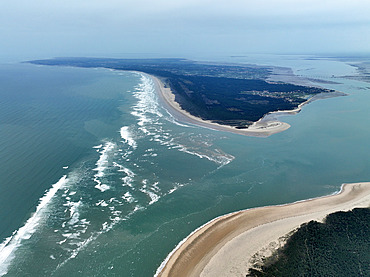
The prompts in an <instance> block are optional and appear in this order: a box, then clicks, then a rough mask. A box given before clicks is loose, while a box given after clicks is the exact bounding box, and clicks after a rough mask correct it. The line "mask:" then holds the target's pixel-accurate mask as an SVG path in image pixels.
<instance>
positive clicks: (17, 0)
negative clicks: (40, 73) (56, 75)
mask: <svg viewBox="0 0 370 277" xmlns="http://www.w3.org/2000/svg"><path fill="white" fill-rule="evenodd" d="M369 50H370V1H369V0H253V1H252V0H222V1H221V0H0V53H1V54H0V56H1V57H6V56H14V57H17V56H19V57H35V58H37V57H40V58H41V57H42V58H43V57H53V56H99V55H100V56H121V55H124V54H125V53H129V54H130V53H131V54H133V53H134V54H137V55H140V54H145V55H151V54H153V55H163V56H181V55H192V54H195V55H201V54H202V53H204V54H206V53H207V54H209V53H211V54H212V53H215V54H224V53H225V54H229V55H238V54H245V53H338V52H369Z"/></svg>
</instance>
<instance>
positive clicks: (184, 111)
mask: <svg viewBox="0 0 370 277" xmlns="http://www.w3.org/2000/svg"><path fill="white" fill-rule="evenodd" d="M30 63H33V64H40V65H58V66H75V67H87V68H97V67H101V68H110V69H115V70H126V71H139V72H143V73H146V74H149V75H151V76H152V77H153V79H154V81H155V83H156V86H157V90H158V91H159V94H160V98H161V100H162V102H163V103H164V105H165V107H166V108H167V109H168V110H170V113H171V114H175V117H176V118H177V119H180V120H181V119H182V120H184V121H187V122H189V123H192V124H195V125H200V126H203V127H208V128H212V129H217V130H222V131H229V132H234V133H238V134H243V135H250V136H268V135H271V134H273V133H277V132H281V131H284V130H286V129H287V128H289V124H286V123H282V122H279V121H277V120H275V119H271V118H270V119H268V120H266V119H264V117H265V116H266V115H268V114H271V113H275V112H279V113H282V112H283V113H296V112H299V110H300V108H301V107H302V105H304V104H305V103H308V102H310V101H312V100H314V99H317V98H320V97H328V96H332V94H333V93H334V91H333V90H328V89H323V88H319V87H314V86H307V85H299V84H293V83H285V82H279V81H276V76H275V78H273V79H274V81H271V79H270V77H272V76H273V75H274V72H275V71H274V69H275V68H274V67H267V66H258V65H244V64H243V65H242V64H216V63H200V62H195V61H190V60H185V59H104V58H56V59H50V60H36V61H30ZM295 83H297V82H295Z"/></svg>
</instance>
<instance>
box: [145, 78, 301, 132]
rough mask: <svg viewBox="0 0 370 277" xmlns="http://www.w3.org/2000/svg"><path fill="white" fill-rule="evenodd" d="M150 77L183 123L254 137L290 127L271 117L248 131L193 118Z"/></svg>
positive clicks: (161, 96) (158, 82)
mask: <svg viewBox="0 0 370 277" xmlns="http://www.w3.org/2000/svg"><path fill="white" fill-rule="evenodd" d="M150 77H151V78H152V79H153V80H154V83H155V86H156V89H157V91H158V96H159V98H160V100H161V102H162V103H163V104H164V107H165V108H166V109H167V110H168V112H169V113H170V114H171V115H172V116H173V117H174V118H176V119H177V120H179V121H181V122H185V123H190V124H193V125H197V126H201V127H204V128H209V129H213V130H217V131H224V132H232V133H235V134H240V135H245V136H253V137H268V136H270V135H272V134H276V133H280V132H283V131H285V130H287V129H288V128H289V127H290V125H289V124H288V123H284V122H280V121H278V120H275V119H273V118H272V117H271V116H268V118H267V117H266V118H265V117H264V118H262V119H260V120H259V121H257V122H255V123H253V124H252V125H251V126H249V127H248V128H247V129H237V128H234V127H231V126H227V125H221V124H217V123H213V122H211V121H208V120H202V119H201V118H199V117H196V116H193V115H191V114H190V113H189V112H187V111H185V110H183V109H182V108H181V107H180V105H179V103H177V102H176V101H175V95H174V94H173V93H172V91H171V89H170V88H168V87H165V86H164V84H163V82H162V81H161V80H160V79H158V78H157V77H155V76H153V75H150ZM300 109H301V105H300V107H298V108H297V109H295V110H292V111H288V112H289V114H293V113H297V112H299V111H300ZM279 113H286V111H281V112H279Z"/></svg>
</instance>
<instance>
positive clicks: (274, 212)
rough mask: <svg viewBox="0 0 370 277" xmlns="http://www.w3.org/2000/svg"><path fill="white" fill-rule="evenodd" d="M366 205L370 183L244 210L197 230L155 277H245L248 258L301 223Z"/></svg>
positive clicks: (180, 245)
mask: <svg viewBox="0 0 370 277" xmlns="http://www.w3.org/2000/svg"><path fill="white" fill-rule="evenodd" d="M368 207H370V182H363V183H353V184H343V185H342V187H341V190H340V191H339V192H338V193H335V194H332V195H329V196H323V197H319V198H314V199H309V200H304V201H298V202H294V203H291V204H285V205H278V206H266V207H259V208H253V209H248V210H242V211H238V212H234V213H230V214H227V215H224V216H220V217H218V218H215V219H213V220H211V221H210V222H208V223H206V224H204V225H203V226H201V227H199V228H198V229H197V230H195V231H194V232H193V233H191V234H190V235H189V236H188V237H187V238H185V239H184V240H183V241H182V242H181V243H179V245H178V246H177V247H176V248H175V249H174V250H173V251H172V252H171V253H170V254H169V255H168V257H167V258H166V259H165V261H164V262H163V263H162V264H161V266H160V267H159V268H158V270H157V273H156V275H155V276H158V277H159V276H161V277H164V276H169V277H174V276H176V277H182V276H202V277H208V276H212V277H217V276H223V277H227V276H230V277H231V276H233V277H235V276H245V275H246V274H247V272H248V269H249V268H250V266H251V262H252V261H251V259H252V257H253V255H255V254H256V253H257V252H259V251H261V250H263V249H265V248H266V247H268V246H269V245H271V243H272V242H275V241H279V238H281V237H284V236H286V235H287V234H288V233H290V232H292V231H293V230H295V229H296V228H298V227H299V226H300V225H301V224H303V223H305V222H309V221H311V220H317V221H322V220H323V219H324V218H325V217H326V216H327V215H328V214H331V213H334V212H337V211H348V210H352V209H354V208H368Z"/></svg>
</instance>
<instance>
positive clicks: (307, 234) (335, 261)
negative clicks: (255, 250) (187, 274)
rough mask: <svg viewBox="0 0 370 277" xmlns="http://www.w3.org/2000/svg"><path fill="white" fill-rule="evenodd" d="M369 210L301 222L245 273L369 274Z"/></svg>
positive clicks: (271, 274) (296, 274)
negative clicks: (273, 253) (274, 250)
mask: <svg viewBox="0 0 370 277" xmlns="http://www.w3.org/2000/svg"><path fill="white" fill-rule="evenodd" d="M369 222H370V209H354V210H353V211H349V212H337V213H333V214H331V215H329V216H328V217H327V218H326V220H325V222H324V223H318V222H316V221H311V222H309V223H307V224H303V225H302V226H301V227H300V228H299V229H298V231H297V232H295V233H294V234H293V235H292V236H291V237H290V238H289V239H288V241H287V243H286V245H285V246H284V247H283V248H282V249H280V250H278V253H277V254H278V255H277V258H276V256H274V257H271V258H267V259H266V260H265V261H264V265H263V266H261V267H256V268H254V269H250V270H249V273H248V274H247V275H246V276H251V277H260V276H263V277H265V276H266V277H267V276H275V277H279V276H284V277H289V276H292V277H293V276H294V277H297V276H336V277H340V276H343V277H350V276H370V229H369Z"/></svg>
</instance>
